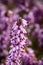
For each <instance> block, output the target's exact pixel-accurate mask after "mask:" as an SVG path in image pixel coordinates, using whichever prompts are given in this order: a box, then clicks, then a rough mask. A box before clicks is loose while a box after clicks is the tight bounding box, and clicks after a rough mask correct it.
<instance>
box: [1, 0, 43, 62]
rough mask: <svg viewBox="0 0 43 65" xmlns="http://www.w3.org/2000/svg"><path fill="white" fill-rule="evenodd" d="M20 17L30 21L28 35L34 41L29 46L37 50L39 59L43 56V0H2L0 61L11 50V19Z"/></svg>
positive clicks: (36, 53)
mask: <svg viewBox="0 0 43 65" xmlns="http://www.w3.org/2000/svg"><path fill="white" fill-rule="evenodd" d="M9 12H10V13H9ZM12 17H13V18H12ZM19 17H22V18H23V19H25V20H26V21H28V27H27V28H26V30H27V37H28V39H29V40H31V42H32V45H31V46H29V47H30V48H32V49H33V50H34V51H35V55H36V58H37V59H38V60H40V59H42V58H43V0H0V62H3V60H4V59H5V58H6V53H8V51H9V50H10V48H9V46H10V44H9V43H10V41H9V40H10V37H9V35H8V34H10V32H8V31H9V29H10V27H9V21H11V20H12V22H13V20H14V21H16V20H18V18H19ZM8 18H10V20H8ZM3 21H7V24H6V22H3ZM2 26H3V28H2ZM3 31H4V32H3ZM6 42H7V43H6ZM5 43H6V45H5Z"/></svg>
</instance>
